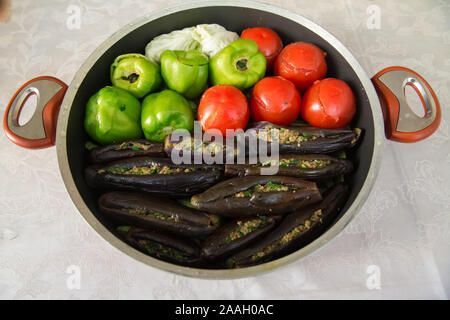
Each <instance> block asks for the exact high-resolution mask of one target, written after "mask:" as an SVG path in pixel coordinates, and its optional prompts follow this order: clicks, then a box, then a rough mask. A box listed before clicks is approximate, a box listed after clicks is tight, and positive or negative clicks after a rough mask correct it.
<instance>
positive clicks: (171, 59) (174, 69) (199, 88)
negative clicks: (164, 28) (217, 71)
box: [161, 50, 209, 99]
mask: <svg viewBox="0 0 450 320" xmlns="http://www.w3.org/2000/svg"><path fill="white" fill-rule="evenodd" d="M208 62H209V59H208V57H207V56H206V55H205V54H203V53H201V52H200V51H196V50H191V51H182V50H174V51H173V50H166V51H164V52H163V53H162V54H161V74H162V77H163V78H164V81H165V82H166V84H167V86H168V87H169V88H170V89H172V90H174V91H176V92H178V93H180V94H182V95H183V96H185V97H186V98H188V99H194V98H197V97H198V96H200V94H202V92H203V91H205V90H206V86H207V84H206V83H207V82H208Z"/></svg>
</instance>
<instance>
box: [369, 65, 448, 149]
mask: <svg viewBox="0 0 450 320" xmlns="http://www.w3.org/2000/svg"><path fill="white" fill-rule="evenodd" d="M372 83H373V84H374V86H375V89H376V91H377V93H378V97H379V99H380V103H381V108H382V111H383V117H384V126H385V134H386V137H387V138H388V139H391V140H394V141H398V142H416V141H420V140H423V139H425V138H427V137H429V136H430V135H432V134H433V133H434V132H435V131H436V130H437V128H438V127H439V124H440V122H441V108H440V105H439V101H438V99H437V97H436V94H435V93H434V91H433V89H432V88H431V86H430V85H429V84H428V82H427V81H426V80H425V79H424V78H423V77H422V76H421V75H419V74H418V73H417V72H415V71H413V70H411V69H408V68H404V67H398V66H395V67H388V68H386V69H383V70H381V71H380V72H378V73H377V74H376V75H375V76H373V78H372ZM406 86H411V87H412V88H413V89H414V90H415V91H416V93H417V94H418V96H419V97H420V100H421V102H422V105H423V108H424V110H425V116H424V117H419V116H417V115H416V114H415V113H414V112H412V110H411V108H410V107H409V106H408V103H407V102H406V98H405V87H406Z"/></svg>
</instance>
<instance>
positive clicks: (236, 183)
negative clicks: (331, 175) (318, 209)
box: [191, 176, 322, 218]
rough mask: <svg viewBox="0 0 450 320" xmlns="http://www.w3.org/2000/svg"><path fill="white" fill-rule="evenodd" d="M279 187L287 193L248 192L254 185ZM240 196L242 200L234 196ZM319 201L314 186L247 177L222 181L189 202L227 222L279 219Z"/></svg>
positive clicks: (290, 180) (294, 180)
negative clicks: (278, 185) (241, 218)
mask: <svg viewBox="0 0 450 320" xmlns="http://www.w3.org/2000/svg"><path fill="white" fill-rule="evenodd" d="M269 183H270V184H282V185H284V186H287V187H288V188H290V190H287V191H271V192H258V191H251V193H250V194H248V195H242V193H244V194H245V193H246V192H249V191H250V190H252V188H253V187H255V186H257V185H266V184H269ZM238 193H241V197H235V196H234V195H236V194H238ZM321 200H322V196H321V194H320V192H319V189H318V188H317V185H316V183H315V182H312V181H306V180H301V179H297V178H292V177H281V176H250V177H243V178H233V179H229V180H225V181H222V182H220V183H218V184H216V185H214V186H213V187H211V188H209V189H208V190H206V191H205V192H203V193H201V194H198V195H195V196H193V197H192V198H191V204H192V205H193V206H194V207H195V208H197V209H198V210H203V211H206V212H209V213H214V214H218V215H221V216H225V217H230V218H238V217H250V216H257V215H280V214H284V213H288V212H292V211H294V210H297V209H300V208H302V207H305V206H307V205H309V204H313V203H316V202H319V201H321Z"/></svg>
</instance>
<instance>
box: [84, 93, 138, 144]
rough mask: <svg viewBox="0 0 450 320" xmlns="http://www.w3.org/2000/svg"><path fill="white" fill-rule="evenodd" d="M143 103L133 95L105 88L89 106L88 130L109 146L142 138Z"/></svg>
mask: <svg viewBox="0 0 450 320" xmlns="http://www.w3.org/2000/svg"><path fill="white" fill-rule="evenodd" d="M140 115H141V104H140V103H139V100H138V99H136V98H135V97H134V96H133V95H132V94H130V93H128V92H127V91H125V90H123V89H120V88H116V87H104V88H102V89H100V90H99V91H98V92H97V93H95V94H94V95H92V96H91V97H90V98H89V100H88V102H87V104H86V113H85V118H84V129H85V130H86V132H87V133H88V134H89V136H90V137H91V138H92V139H93V140H94V141H96V142H98V143H101V144H108V143H113V142H120V141H124V140H132V139H138V138H141V137H142V130H141V126H140V124H139V118H140Z"/></svg>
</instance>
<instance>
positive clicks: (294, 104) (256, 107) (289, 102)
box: [250, 77, 301, 125]
mask: <svg viewBox="0 0 450 320" xmlns="http://www.w3.org/2000/svg"><path fill="white" fill-rule="evenodd" d="M300 106H301V98H300V93H299V92H298V91H297V88H295V86H294V84H293V83H292V82H290V81H289V80H286V79H284V78H282V77H268V78H264V79H262V80H261V81H259V82H258V83H257V84H256V85H255V87H254V88H253V93H252V97H251V100H250V109H251V113H252V118H253V120H255V121H269V122H271V123H274V124H277V125H288V124H290V123H292V122H293V121H294V120H295V119H297V117H298V114H299V113H300Z"/></svg>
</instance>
